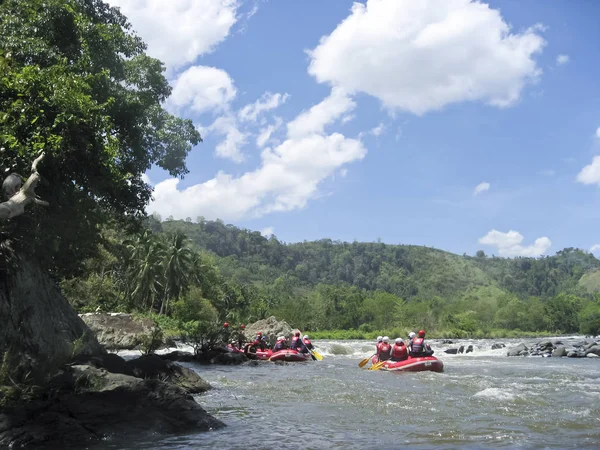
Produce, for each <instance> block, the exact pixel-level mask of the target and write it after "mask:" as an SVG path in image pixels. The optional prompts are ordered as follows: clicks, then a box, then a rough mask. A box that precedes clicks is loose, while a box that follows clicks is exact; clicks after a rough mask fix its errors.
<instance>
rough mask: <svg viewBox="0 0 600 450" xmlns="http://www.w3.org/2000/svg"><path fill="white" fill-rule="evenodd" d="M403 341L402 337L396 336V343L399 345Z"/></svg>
mask: <svg viewBox="0 0 600 450" xmlns="http://www.w3.org/2000/svg"><path fill="white" fill-rule="evenodd" d="M402 343H404V341H403V340H402V338H396V344H398V345H400V344H402Z"/></svg>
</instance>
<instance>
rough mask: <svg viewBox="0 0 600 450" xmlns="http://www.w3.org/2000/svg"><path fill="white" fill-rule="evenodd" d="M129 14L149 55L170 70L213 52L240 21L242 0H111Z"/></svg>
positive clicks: (109, 1)
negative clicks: (239, 14)
mask: <svg viewBox="0 0 600 450" xmlns="http://www.w3.org/2000/svg"><path fill="white" fill-rule="evenodd" d="M107 1H108V3H110V5H111V6H118V7H119V8H121V12H122V13H123V14H125V15H126V16H127V18H128V19H129V21H130V22H131V24H132V25H133V29H134V30H135V31H136V32H137V33H138V34H139V35H140V36H141V37H142V39H143V40H144V41H145V42H146V43H147V44H148V54H149V55H151V56H153V57H155V58H158V59H160V60H161V61H163V62H164V63H166V64H167V66H168V67H169V68H170V69H177V68H179V67H182V66H184V65H186V64H189V63H193V62H194V61H195V60H196V58H197V57H198V56H200V55H204V54H207V53H210V52H212V51H213V50H214V49H215V47H216V46H217V45H218V44H219V43H220V42H221V41H223V40H224V39H225V38H226V37H227V35H228V34H229V31H230V29H231V27H232V26H233V25H234V24H235V22H236V21H237V16H236V15H237V10H238V8H239V6H240V3H241V2H240V1H239V0H192V1H190V0H169V1H166V0H107Z"/></svg>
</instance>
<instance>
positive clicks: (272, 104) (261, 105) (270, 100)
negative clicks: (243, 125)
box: [238, 92, 290, 122]
mask: <svg viewBox="0 0 600 450" xmlns="http://www.w3.org/2000/svg"><path fill="white" fill-rule="evenodd" d="M289 97H290V96H289V95H288V94H279V93H277V94H271V93H270V92H265V93H264V94H263V96H262V97H261V98H259V99H258V100H256V101H255V102H254V103H250V104H249V105H246V106H244V107H243V108H242V109H241V110H240V112H239V113H238V116H239V118H240V120H243V121H248V122H256V119H257V118H258V116H259V115H260V114H262V113H263V112H266V111H270V110H272V109H275V108H277V107H278V106H279V105H282V104H284V103H285V102H286V100H287V99H288V98H289Z"/></svg>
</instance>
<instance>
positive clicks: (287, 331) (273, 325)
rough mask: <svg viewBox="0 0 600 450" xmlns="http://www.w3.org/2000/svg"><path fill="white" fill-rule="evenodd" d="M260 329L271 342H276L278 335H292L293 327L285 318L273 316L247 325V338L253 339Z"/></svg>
mask: <svg viewBox="0 0 600 450" xmlns="http://www.w3.org/2000/svg"><path fill="white" fill-rule="evenodd" d="M259 331H262V333H263V335H264V336H266V337H267V339H268V340H269V342H275V340H276V339H277V337H278V336H290V335H291V334H292V331H293V329H292V327H291V326H289V324H288V323H287V322H286V321H285V320H277V318H276V317H275V316H271V317H269V318H267V319H263V320H259V321H258V322H254V323H252V324H250V325H248V326H246V333H245V335H246V339H247V340H249V341H250V340H253V339H254V338H255V337H256V333H258V332H259Z"/></svg>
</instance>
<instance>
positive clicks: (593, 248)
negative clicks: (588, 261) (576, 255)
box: [590, 244, 600, 253]
mask: <svg viewBox="0 0 600 450" xmlns="http://www.w3.org/2000/svg"><path fill="white" fill-rule="evenodd" d="M590 253H600V244H594V245H592V246H591V247H590Z"/></svg>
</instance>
